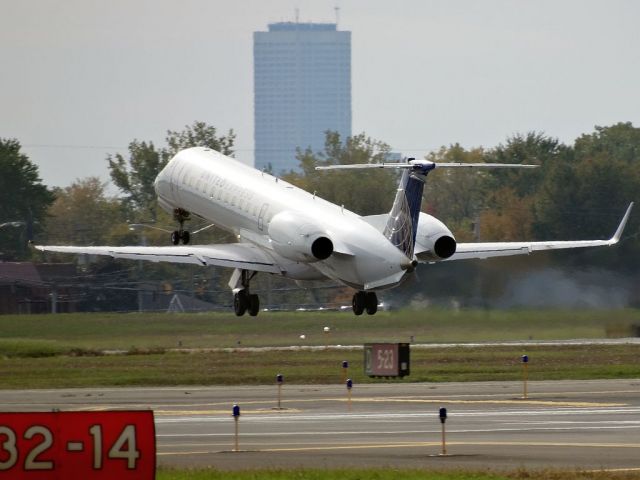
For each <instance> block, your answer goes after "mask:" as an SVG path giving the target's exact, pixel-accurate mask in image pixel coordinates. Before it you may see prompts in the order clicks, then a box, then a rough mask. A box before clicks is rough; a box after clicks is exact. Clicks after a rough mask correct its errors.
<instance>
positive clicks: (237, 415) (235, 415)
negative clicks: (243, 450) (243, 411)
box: [231, 405, 240, 452]
mask: <svg viewBox="0 0 640 480" xmlns="http://www.w3.org/2000/svg"><path fill="white" fill-rule="evenodd" d="M231 414H232V415H233V423H234V424H235V437H234V438H235V441H234V449H233V451H234V452H238V451H240V449H239V448H238V421H239V420H240V407H239V406H238V405H234V406H233V409H232V413H231Z"/></svg>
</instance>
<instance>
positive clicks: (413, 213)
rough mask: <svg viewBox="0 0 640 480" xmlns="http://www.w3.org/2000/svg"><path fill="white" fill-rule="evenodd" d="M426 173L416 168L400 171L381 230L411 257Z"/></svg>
mask: <svg viewBox="0 0 640 480" xmlns="http://www.w3.org/2000/svg"><path fill="white" fill-rule="evenodd" d="M426 174H427V172H426V171H424V172H423V171H420V170H418V169H416V170H405V171H404V172H402V178H401V179H400V185H399V186H398V193H396V198H395V200H394V202H393V207H392V208H391V213H389V219H388V220H387V225H386V226H385V228H384V232H383V233H384V236H385V237H387V239H388V240H389V241H390V242H391V243H392V244H393V245H395V246H396V247H397V248H398V249H399V250H400V251H401V252H403V253H404V254H405V255H406V256H407V257H408V258H411V259H412V258H413V248H414V245H415V243H416V234H417V232H418V219H419V218H420V207H421V205H422V192H423V190H424V182H425V180H426V178H427V177H426Z"/></svg>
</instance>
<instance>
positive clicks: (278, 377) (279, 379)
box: [276, 373, 284, 383]
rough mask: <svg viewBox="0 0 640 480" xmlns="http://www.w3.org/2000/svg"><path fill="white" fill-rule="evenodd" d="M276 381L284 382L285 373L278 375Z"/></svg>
mask: <svg viewBox="0 0 640 480" xmlns="http://www.w3.org/2000/svg"><path fill="white" fill-rule="evenodd" d="M276 382H278V383H282V382H284V375H282V374H281V373H279V374H277V375H276Z"/></svg>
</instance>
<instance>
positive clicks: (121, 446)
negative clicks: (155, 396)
mask: <svg viewBox="0 0 640 480" xmlns="http://www.w3.org/2000/svg"><path fill="white" fill-rule="evenodd" d="M155 470H156V440H155V425H154V421H153V412H152V411H150V410H148V411H101V412H51V413H49V412H34V413H26V412H24V413H23V412H20V413H4V412H3V413H0V478H20V479H24V480H40V479H48V480H51V479H54V480H57V479H60V480H63V479H64V480H76V479H77V480H80V479H82V480H85V479H92V480H103V479H104V480H106V479H114V478H117V479H118V480H129V479H131V480H133V479H136V480H147V479H149V480H151V479H153V478H155Z"/></svg>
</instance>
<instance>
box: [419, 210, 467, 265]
mask: <svg viewBox="0 0 640 480" xmlns="http://www.w3.org/2000/svg"><path fill="white" fill-rule="evenodd" d="M456 245H457V244H456V239H455V238H454V237H453V234H452V233H451V231H450V230H449V229H448V228H447V227H446V226H445V224H444V223H442V222H441V221H440V220H438V219H437V218H434V217H432V216H431V215H427V214H426V213H420V221H419V223H418V232H417V235H416V246H415V253H416V256H417V257H418V259H419V260H421V261H434V262H437V261H438V260H445V259H447V258H449V257H450V256H452V255H453V254H454V253H456Z"/></svg>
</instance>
